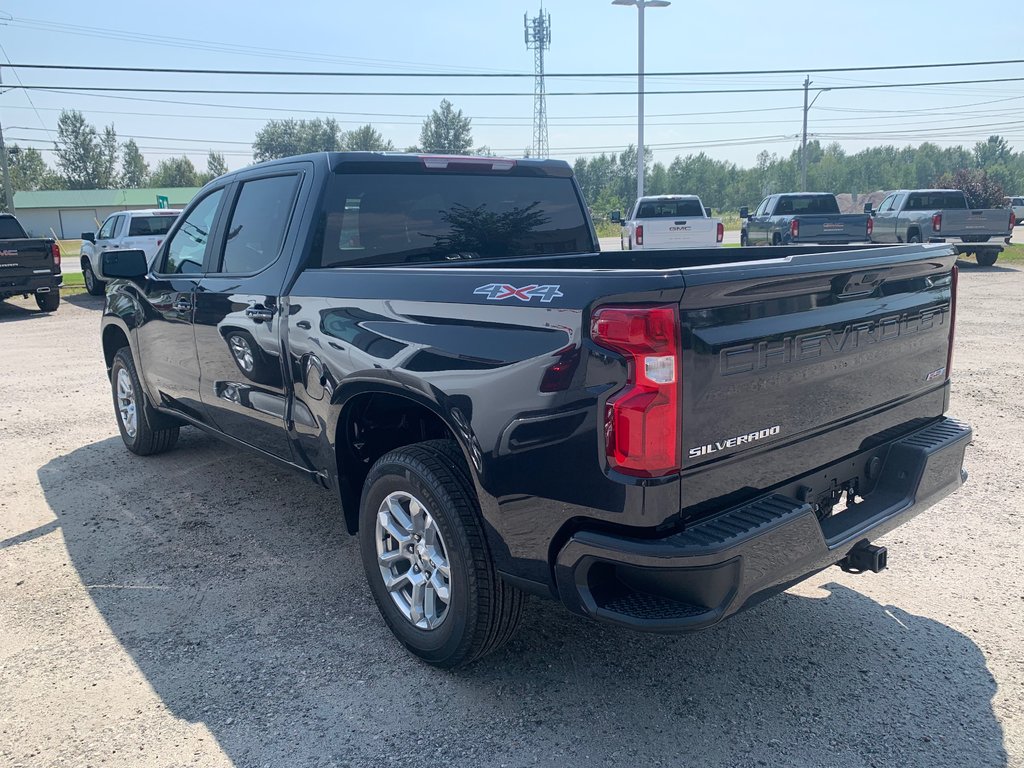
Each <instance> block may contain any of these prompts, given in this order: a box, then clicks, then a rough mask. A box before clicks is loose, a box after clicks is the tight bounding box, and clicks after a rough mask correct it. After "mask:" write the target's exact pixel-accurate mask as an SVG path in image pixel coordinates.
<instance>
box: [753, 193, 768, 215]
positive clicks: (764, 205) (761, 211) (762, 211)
mask: <svg viewBox="0 0 1024 768" xmlns="http://www.w3.org/2000/svg"><path fill="white" fill-rule="evenodd" d="M770 199H771V198H768V197H766V198H765V199H764V200H762V201H761V205H759V206H758V207H757V210H756V211H754V215H755V216H764V215H766V214H767V213H768V201H769V200H770Z"/></svg>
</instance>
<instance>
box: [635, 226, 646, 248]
mask: <svg viewBox="0 0 1024 768" xmlns="http://www.w3.org/2000/svg"><path fill="white" fill-rule="evenodd" d="M633 240H634V241H635V242H636V244H637V245H643V244H644V225H643V224H637V225H636V232H635V233H634V234H633Z"/></svg>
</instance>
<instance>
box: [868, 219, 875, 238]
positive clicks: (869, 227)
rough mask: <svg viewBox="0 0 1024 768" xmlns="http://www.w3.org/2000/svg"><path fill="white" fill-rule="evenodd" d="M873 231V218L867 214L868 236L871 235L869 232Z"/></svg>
mask: <svg viewBox="0 0 1024 768" xmlns="http://www.w3.org/2000/svg"><path fill="white" fill-rule="evenodd" d="M874 231H875V220H874V219H872V218H871V217H870V216H868V237H871V233H872V232H874Z"/></svg>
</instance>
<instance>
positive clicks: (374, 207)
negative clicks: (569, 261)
mask: <svg viewBox="0 0 1024 768" xmlns="http://www.w3.org/2000/svg"><path fill="white" fill-rule="evenodd" d="M594 247H595V246H594V243H593V239H592V237H591V234H590V227H589V225H588V223H587V219H586V216H585V215H584V213H583V207H582V205H581V203H580V201H579V198H578V197H577V195H576V189H575V186H574V185H573V182H572V179H571V178H561V177H557V178H556V177H545V176H528V177H526V176H484V175H479V174H456V173H450V174H449V173H446V174H432V173H410V174H398V173H380V174H336V175H335V176H334V177H332V178H331V180H330V181H329V182H328V190H327V199H326V203H325V216H324V224H323V249H322V252H321V253H320V254H319V256H320V263H319V264H312V265H311V266H314V267H316V266H319V267H340V266H349V265H354V264H408V263H411V262H421V261H422V262H429V261H444V260H461V259H495V258H497V259H503V258H515V257H517V256H534V255H552V254H568V253H590V252H592V251H593V250H594ZM314 258H315V254H314Z"/></svg>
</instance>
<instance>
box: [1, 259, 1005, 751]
mask: <svg viewBox="0 0 1024 768" xmlns="http://www.w3.org/2000/svg"><path fill="white" fill-rule="evenodd" d="M960 286H961V299H960V304H959V308H958V320H959V326H958V333H957V353H956V360H955V364H954V370H955V381H956V383H955V385H954V394H953V403H952V408H951V412H952V413H953V414H954V415H956V416H958V417H960V418H962V419H965V420H967V421H969V422H970V423H972V424H973V425H974V427H975V430H976V433H975V434H976V438H975V443H974V445H973V447H972V448H970V449H969V451H968V459H967V461H968V469H969V470H970V472H971V480H970V482H969V483H968V485H967V486H966V487H965V488H964V489H963V490H962V491H961V492H960V493H959V494H957V495H956V496H954V497H951V498H949V499H947V500H946V501H945V502H943V503H942V504H941V505H939V506H937V507H935V508H933V509H932V510H930V511H929V512H927V513H926V514H924V515H922V516H921V517H919V518H917V519H916V520H915V521H913V522H912V523H910V524H909V525H907V526H904V527H903V528H900V529H898V530H897V531H895V532H894V533H893V534H891V535H890V536H888V537H887V538H886V539H885V540H883V542H884V543H885V544H886V545H888V547H889V550H890V566H889V569H888V570H887V571H885V572H884V573H882V574H880V575H877V576H874V575H866V576H848V575H846V574H843V573H841V572H840V571H839V570H838V569H831V570H830V571H828V572H825V573H823V574H820V575H819V576H817V577H815V578H813V579H812V580H810V581H808V582H805V583H804V584H802V585H800V586H798V587H796V588H794V589H793V590H791V591H790V592H788V593H786V594H785V595H782V596H779V597H777V598H775V599H773V600H771V601H769V602H767V603H765V604H762V605H761V606H759V607H758V608H756V609H754V610H752V611H749V612H747V613H745V614H742V615H740V616H737V617H735V618H734V619H732V620H730V621H728V622H727V623H725V624H724V625H721V626H719V627H717V628H715V629H712V630H709V631H706V632H704V633H701V634H697V635H689V636H682V637H662V636H647V635H638V634H633V633H630V632H627V631H624V630H619V629H615V628H609V627H604V626H600V625H597V624H593V623H590V622H587V621H584V620H582V619H577V618H575V617H572V616H570V615H568V614H567V613H565V612H564V611H562V610H561V609H560V608H559V607H558V606H557V605H554V604H551V603H545V602H542V601H539V600H534V601H531V602H530V604H529V606H528V610H527V615H526V618H525V621H524V624H523V626H522V628H521V630H520V632H519V633H518V635H517V636H516V637H515V639H514V640H513V641H512V642H511V643H510V644H509V645H508V646H507V647H506V648H505V649H503V650H502V651H500V652H499V653H497V654H495V655H494V656H491V657H489V658H487V659H486V660H484V661H483V662H481V663H479V664H477V665H476V666H474V667H471V668H470V669H468V670H464V671H461V672H458V673H454V674H453V673H444V672H438V671H434V670H432V669H430V668H428V667H425V666H422V665H420V664H418V663H416V662H413V661H412V660H410V658H409V657H407V656H406V654H405V653H404V651H403V650H402V649H401V648H400V647H399V646H398V644H397V642H395V641H394V640H393V639H392V637H391V635H390V634H389V633H388V631H387V630H386V629H385V627H384V624H383V622H382V621H381V619H380V618H379V616H378V614H377V611H376V608H375V607H374V605H373V603H372V601H371V598H370V595H369V592H368V590H367V589H366V587H365V586H364V584H363V575H362V568H361V566H360V564H359V558H358V553H357V551H356V546H355V542H354V540H352V539H350V538H348V537H347V536H346V535H345V533H344V530H343V524H342V522H341V519H340V516H339V514H338V508H337V504H336V502H335V501H334V500H333V499H332V498H331V496H330V495H329V494H328V493H327V492H326V491H323V490H320V489H318V488H316V487H314V486H313V485H312V484H310V483H307V482H306V481H304V480H302V479H301V478H299V477H297V476H293V475H291V474H288V473H287V472H284V471H280V470H278V469H276V468H275V467H273V466H271V465H269V464H266V463H263V462H262V461H260V460H257V459H252V458H250V457H248V456H244V455H242V454H240V453H238V452H236V451H235V450H233V449H231V448H228V447H226V446H224V445H222V444H220V443H219V442H217V441H215V440H213V439H212V438H208V437H206V436H204V435H202V434H200V433H198V432H196V431H194V430H186V431H185V432H183V433H182V440H181V442H180V447H179V448H178V449H177V450H175V451H173V452H172V453H170V454H167V455H164V456H160V457H155V458H151V459H139V458H135V457H132V456H130V455H129V454H128V453H127V452H126V451H125V450H124V449H123V447H122V445H121V442H120V439H119V438H118V437H117V431H116V427H115V424H114V417H113V413H112V406H111V403H110V396H109V390H108V385H107V382H106V380H105V376H104V370H103V365H102V362H101V353H100V349H99V341H98V334H97V327H98V322H99V314H100V302H99V300H97V299H92V298H90V297H88V296H78V297H74V298H72V299H71V300H69V301H67V302H66V303H65V304H63V305H62V306H61V308H60V310H59V311H58V312H57V314H56V315H53V316H43V315H41V314H39V313H36V312H35V311H34V304H31V305H30V304H29V303H28V302H21V301H12V302H8V303H5V304H2V305H0V345H2V346H0V349H2V350H3V355H4V360H5V365H4V368H5V372H4V374H3V378H2V379H0V381H2V388H0V394H2V402H3V408H2V409H0V464H2V466H4V467H6V468H7V469H6V470H5V471H4V472H3V473H2V474H0V764H2V765H4V766H99V765H104V766H178V765H200V766H224V765H238V766H335V765H338V766H342V765H351V766H377V765H380V766H391V765H394V766H400V765H417V766H440V765H445V766H496V767H497V766H502V765H507V766H520V765H524V766H528V765H557V766H604V765H622V766H661V765H665V766H669V765H672V766H677V765H694V766H748V765H750V766H757V765H768V766H790V765H797V766H833V765H834V766H1002V765H1009V766H1024V639H1022V637H1024V578H1022V576H1021V563H1022V562H1024V515H1022V512H1024V509H1022V504H1021V501H1020V499H1021V492H1022V490H1024V489H1022V480H1021V471H1020V467H1021V465H1022V464H1024V440H1022V439H1021V437H1020V429H1021V426H1022V425H1024V405H1022V401H1021V393H1022V392H1024V373H1022V363H1024V355H1022V353H1021V350H1020V346H1019V336H1018V335H1017V331H1018V330H1019V329H1020V328H1021V327H1024V303H1022V301H1021V297H1022V296H1024V271H1021V270H1019V269H1017V268H1013V267H1003V266H1001V265H996V266H995V267H993V268H989V269H983V268H979V267H977V266H976V265H974V264H973V263H970V264H963V267H962V272H961V278H960ZM30 306H31V309H30V308H29V307H30Z"/></svg>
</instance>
